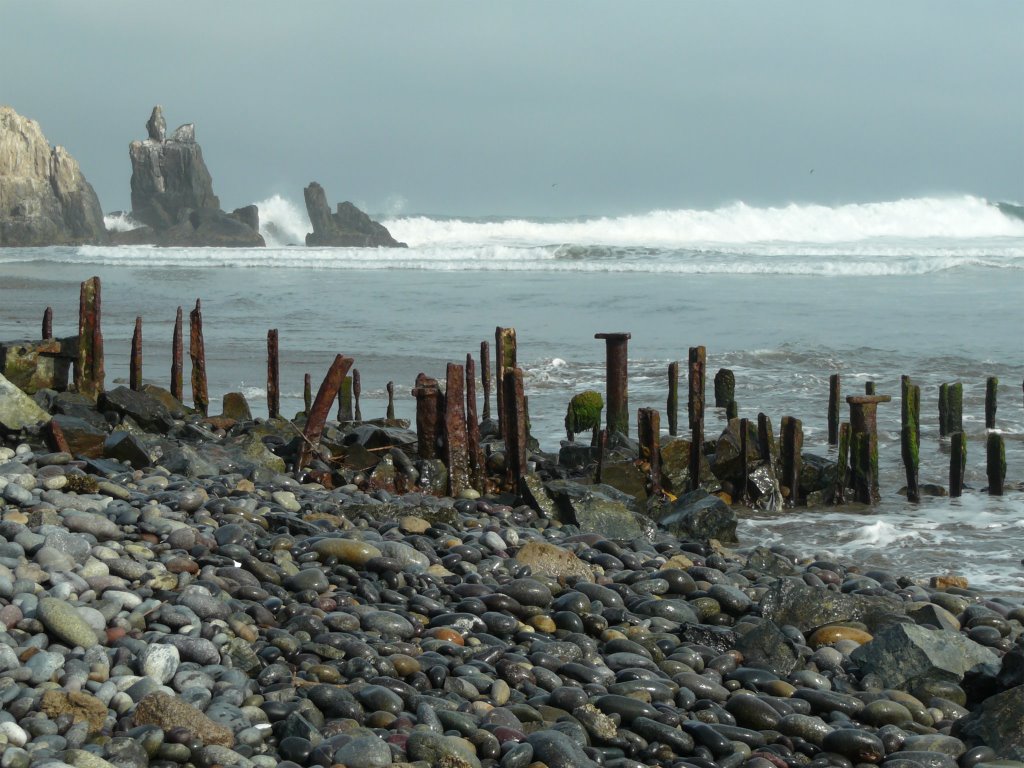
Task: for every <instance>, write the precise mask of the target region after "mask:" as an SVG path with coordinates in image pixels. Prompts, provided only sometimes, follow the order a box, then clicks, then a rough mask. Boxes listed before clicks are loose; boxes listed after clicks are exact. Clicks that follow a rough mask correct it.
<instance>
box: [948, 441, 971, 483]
mask: <svg viewBox="0 0 1024 768" xmlns="http://www.w3.org/2000/svg"><path fill="white" fill-rule="evenodd" d="M949 440H950V451H949V495H950V496H951V497H954V498H955V497H957V496H962V495H963V493H964V473H965V472H966V471H967V435H965V434H964V433H963V432H954V433H953V434H952V435H951V436H950V438H949Z"/></svg>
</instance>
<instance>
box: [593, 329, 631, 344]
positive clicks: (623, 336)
mask: <svg viewBox="0 0 1024 768" xmlns="http://www.w3.org/2000/svg"><path fill="white" fill-rule="evenodd" d="M594 338H595V339H604V340H605V341H607V342H608V345H609V346H611V344H612V343H613V342H623V341H628V340H629V339H631V338H633V334H632V333H622V332H617V333H595V334H594Z"/></svg>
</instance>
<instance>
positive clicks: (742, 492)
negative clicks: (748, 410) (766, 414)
mask: <svg viewBox="0 0 1024 768" xmlns="http://www.w3.org/2000/svg"><path fill="white" fill-rule="evenodd" d="M749 430H750V420H749V419H740V487H739V488H737V489H736V501H737V502H739V503H740V504H746V503H747V485H748V483H749V478H750V467H749V466H748V461H747V433H748V432H749Z"/></svg>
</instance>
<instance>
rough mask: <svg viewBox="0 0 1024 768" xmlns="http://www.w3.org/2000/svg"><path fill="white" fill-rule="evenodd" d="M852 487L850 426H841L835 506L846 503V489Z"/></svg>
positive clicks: (844, 424) (833, 492)
mask: <svg viewBox="0 0 1024 768" xmlns="http://www.w3.org/2000/svg"><path fill="white" fill-rule="evenodd" d="M849 485H850V425H849V423H847V422H844V423H843V424H840V425H839V443H838V449H837V451H836V484H835V487H834V488H833V491H832V503H833V504H845V503H846V489H847V488H848V487H849Z"/></svg>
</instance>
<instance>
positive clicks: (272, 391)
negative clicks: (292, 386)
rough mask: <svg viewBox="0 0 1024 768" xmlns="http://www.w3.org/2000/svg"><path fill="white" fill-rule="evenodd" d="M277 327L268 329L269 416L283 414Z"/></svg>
mask: <svg viewBox="0 0 1024 768" xmlns="http://www.w3.org/2000/svg"><path fill="white" fill-rule="evenodd" d="M278 353H279V350H278V336H277V329H276V328H272V329H270V330H269V331H267V416H268V417H270V418H271V419H277V418H280V416H281V368H280V362H279V361H280V358H279V354H278Z"/></svg>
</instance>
